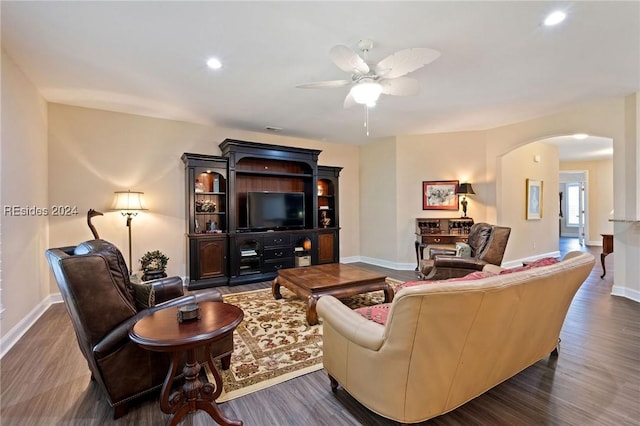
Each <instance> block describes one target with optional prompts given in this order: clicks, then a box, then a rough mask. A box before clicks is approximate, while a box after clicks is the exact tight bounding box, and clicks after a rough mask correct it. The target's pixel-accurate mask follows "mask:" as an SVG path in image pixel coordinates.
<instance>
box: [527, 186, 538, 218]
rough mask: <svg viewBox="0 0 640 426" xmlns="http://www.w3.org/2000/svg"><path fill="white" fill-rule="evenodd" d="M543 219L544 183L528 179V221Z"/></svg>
mask: <svg viewBox="0 0 640 426" xmlns="http://www.w3.org/2000/svg"><path fill="white" fill-rule="evenodd" d="M538 219H542V181H541V180H534V179H527V220H538Z"/></svg>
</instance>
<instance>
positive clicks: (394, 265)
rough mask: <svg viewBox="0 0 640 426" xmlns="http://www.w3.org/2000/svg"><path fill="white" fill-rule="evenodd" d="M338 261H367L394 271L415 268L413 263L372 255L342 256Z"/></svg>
mask: <svg viewBox="0 0 640 426" xmlns="http://www.w3.org/2000/svg"><path fill="white" fill-rule="evenodd" d="M340 262H341V263H355V262H362V263H367V264H369V265H374V266H380V267H382V268H389V269H395V270H396V271H413V270H415V269H416V264H415V263H397V262H389V261H388V260H383V259H376V258H374V257H367V256H352V257H343V258H341V259H340Z"/></svg>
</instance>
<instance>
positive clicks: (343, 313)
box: [316, 296, 384, 351]
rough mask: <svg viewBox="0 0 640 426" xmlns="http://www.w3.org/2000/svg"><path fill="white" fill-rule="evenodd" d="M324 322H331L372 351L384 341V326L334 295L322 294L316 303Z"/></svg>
mask: <svg viewBox="0 0 640 426" xmlns="http://www.w3.org/2000/svg"><path fill="white" fill-rule="evenodd" d="M316 310H317V311H318V315H319V316H320V317H322V320H323V324H331V327H332V328H333V329H335V330H336V331H337V332H338V333H339V334H340V335H341V336H343V337H344V338H345V339H346V340H348V341H350V342H353V343H355V344H356V345H358V346H362V347H364V348H366V349H370V350H372V351H377V350H378V349H380V347H381V346H382V343H383V342H384V326H383V325H381V324H378V323H376V322H373V321H369V320H368V319H366V318H365V317H363V316H362V315H360V314H359V313H357V312H354V311H353V310H351V309H350V308H348V307H347V306H345V305H344V304H343V303H342V302H340V301H339V300H338V299H336V298H335V297H333V296H322V297H321V298H320V300H318V304H317V305H316Z"/></svg>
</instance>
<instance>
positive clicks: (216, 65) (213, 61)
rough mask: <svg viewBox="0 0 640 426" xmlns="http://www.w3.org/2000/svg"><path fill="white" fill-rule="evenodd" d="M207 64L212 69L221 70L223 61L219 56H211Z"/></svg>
mask: <svg viewBox="0 0 640 426" xmlns="http://www.w3.org/2000/svg"><path fill="white" fill-rule="evenodd" d="M207 66H208V67H209V68H211V69H212V70H219V69H220V68H222V62H220V60H219V59H218V58H209V59H207Z"/></svg>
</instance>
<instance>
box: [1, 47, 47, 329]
mask: <svg viewBox="0 0 640 426" xmlns="http://www.w3.org/2000/svg"><path fill="white" fill-rule="evenodd" d="M0 158H1V166H0V168H1V176H2V178H1V179H0V180H1V191H2V192H1V196H0V198H1V200H2V209H3V212H2V216H1V225H0V227H1V228H0V229H1V230H2V245H1V255H0V256H1V265H2V272H1V275H0V288H2V305H3V307H4V309H5V310H4V312H3V313H2V323H1V324H2V326H1V329H2V330H1V332H2V337H3V338H4V337H5V336H6V335H7V334H8V333H9V332H10V331H11V330H12V329H13V328H14V327H15V326H16V325H17V324H18V323H20V322H21V321H29V320H33V319H34V318H30V317H31V316H32V315H33V314H32V311H34V310H35V309H36V307H37V306H38V305H39V304H40V303H42V302H43V300H45V299H46V298H47V297H48V296H49V287H48V282H49V280H48V278H49V271H48V266H47V262H46V259H45V256H44V251H45V249H46V248H47V247H48V245H49V242H48V241H49V240H48V227H47V217H46V216H35V215H28V216H12V215H10V214H7V212H6V211H5V208H6V207H9V206H20V207H38V208H43V209H44V208H48V206H49V202H48V199H47V186H48V184H47V104H46V102H45V101H44V99H43V98H42V97H41V96H40V94H39V93H38V91H37V90H36V88H35V87H34V86H33V85H32V84H31V82H30V81H29V80H28V79H27V78H26V77H25V75H24V74H23V73H22V71H21V70H20V69H19V68H18V67H17V65H16V64H15V63H14V62H13V60H12V59H11V58H10V57H9V56H7V55H6V54H5V52H4V51H2V154H1V156H0Z"/></svg>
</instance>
